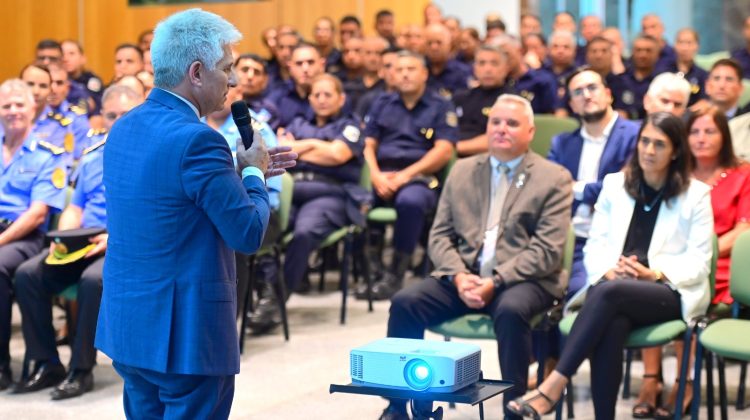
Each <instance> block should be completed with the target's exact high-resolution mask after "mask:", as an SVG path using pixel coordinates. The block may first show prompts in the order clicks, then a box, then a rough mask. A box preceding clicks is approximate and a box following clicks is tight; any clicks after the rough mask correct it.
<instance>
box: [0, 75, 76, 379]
mask: <svg viewBox="0 0 750 420" xmlns="http://www.w3.org/2000/svg"><path fill="white" fill-rule="evenodd" d="M34 110H35V101H34V98H33V96H32V93H31V89H30V88H29V87H28V86H27V85H26V83H24V82H23V81H21V80H18V79H13V80H8V81H5V82H4V83H3V84H2V85H0V122H1V123H2V125H3V129H4V136H3V161H2V174H0V390H3V389H6V388H8V387H9V386H10V384H11V383H12V375H11V371H10V352H9V347H10V321H11V303H12V285H11V279H12V278H13V275H14V273H15V271H16V268H18V266H19V265H21V263H23V262H24V261H25V260H27V259H28V258H31V257H32V256H34V255H36V254H37V253H39V251H40V250H41V248H42V245H43V241H44V232H45V231H46V230H47V222H48V221H49V216H50V214H52V213H56V212H58V211H60V210H62V208H63V206H64V205H65V186H66V185H67V179H68V177H67V173H66V170H65V164H64V163H63V161H62V159H61V157H62V154H63V150H62V149H61V148H59V147H56V146H53V145H51V144H49V143H47V142H45V141H41V140H39V139H37V138H36V137H34V136H33V134H32V120H33V118H34Z"/></svg>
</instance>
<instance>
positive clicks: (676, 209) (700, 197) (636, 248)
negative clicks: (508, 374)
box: [509, 113, 713, 419]
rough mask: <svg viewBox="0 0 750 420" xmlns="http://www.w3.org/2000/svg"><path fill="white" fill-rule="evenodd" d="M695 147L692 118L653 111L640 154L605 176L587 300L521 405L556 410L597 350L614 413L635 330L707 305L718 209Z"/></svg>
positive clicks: (597, 377)
mask: <svg viewBox="0 0 750 420" xmlns="http://www.w3.org/2000/svg"><path fill="white" fill-rule="evenodd" d="M689 153H690V151H689V149H688V145H687V141H686V134H685V127H684V125H683V123H682V121H681V120H680V119H679V118H677V117H674V116H672V115H671V114H667V113H656V114H652V115H649V116H648V117H647V118H646V120H645V121H644V123H643V126H642V127H641V131H640V133H639V135H638V144H637V152H636V154H635V155H634V157H633V158H632V159H631V162H630V163H629V164H628V165H627V167H626V168H625V169H624V170H623V172H618V173H615V174H610V175H608V176H606V177H605V178H604V182H603V188H602V191H601V193H600V195H599V199H598V200H597V203H596V206H595V208H594V209H595V210H594V217H593V220H592V223H591V230H590V232H589V239H588V241H587V242H586V246H585V248H584V264H585V266H586V272H587V273H588V285H587V288H588V291H587V297H586V303H585V304H584V305H583V308H582V309H581V311H580V313H579V315H578V317H577V319H576V321H575V323H574V324H573V327H572V329H571V332H570V335H569V337H568V340H567V343H566V345H565V348H564V349H563V352H562V355H561V356H560V361H559V362H558V364H557V367H556V369H555V371H554V372H552V374H550V376H549V377H548V378H547V379H546V380H545V381H544V382H542V384H540V385H539V387H538V388H537V390H535V391H532V392H530V393H528V394H527V395H525V396H524V397H522V398H519V399H517V400H515V401H513V402H511V403H510V404H509V408H510V409H511V410H514V411H515V412H516V413H517V414H519V415H523V416H525V417H533V418H539V415H540V413H547V412H549V411H551V410H552V408H553V407H554V406H555V405H556V404H557V402H558V400H559V399H560V395H561V394H562V391H563V389H564V388H565V385H566V384H567V383H568V380H569V378H570V377H571V376H572V375H573V374H575V372H576V370H577V369H578V367H579V366H580V364H581V363H582V362H583V361H584V360H585V359H586V358H589V359H590V362H591V393H592V399H593V402H594V413H595V416H596V418H597V419H613V418H614V416H615V405H616V402H617V391H618V388H619V386H620V381H621V380H622V354H623V352H622V349H623V347H624V345H625V341H626V339H627V337H628V334H629V333H630V331H631V330H632V329H634V328H638V327H643V326H647V325H652V324H657V323H661V322H666V321H670V320H674V319H680V318H682V319H684V320H686V321H687V320H689V319H691V318H692V317H695V316H697V315H700V314H703V313H704V312H705V311H706V308H707V307H708V303H709V296H710V291H709V283H708V275H709V270H710V263H711V253H712V246H711V235H712V233H713V214H712V211H711V200H710V195H709V194H710V189H709V187H708V186H707V185H705V184H703V183H701V182H699V181H695V180H691V176H690V163H689V162H690V158H689Z"/></svg>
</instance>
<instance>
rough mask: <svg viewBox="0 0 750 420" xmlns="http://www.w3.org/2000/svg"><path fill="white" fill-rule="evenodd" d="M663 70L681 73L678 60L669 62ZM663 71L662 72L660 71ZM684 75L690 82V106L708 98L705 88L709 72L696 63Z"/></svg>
mask: <svg viewBox="0 0 750 420" xmlns="http://www.w3.org/2000/svg"><path fill="white" fill-rule="evenodd" d="M663 71H668V72H671V73H681V72H680V71H679V70H678V69H677V62H672V63H669V64H668V65H667V66H666V67H664V69H663ZM660 73H661V72H660ZM682 77H684V78H685V80H687V81H688V83H690V100H688V106H690V105H693V104H694V103H696V102H698V101H699V100H701V99H706V98H708V96H706V92H705V91H704V90H703V88H704V86H705V85H706V79H708V72H707V71H705V70H703V69H702V68H700V67H698V66H697V65H696V64H695V63H693V65H692V66H691V67H690V70H688V72H687V73H684V74H683V75H682Z"/></svg>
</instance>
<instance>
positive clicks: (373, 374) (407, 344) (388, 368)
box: [349, 338, 481, 392]
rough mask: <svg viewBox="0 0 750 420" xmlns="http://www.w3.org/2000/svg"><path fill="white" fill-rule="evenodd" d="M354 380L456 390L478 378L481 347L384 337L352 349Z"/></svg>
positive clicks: (427, 389)
mask: <svg viewBox="0 0 750 420" xmlns="http://www.w3.org/2000/svg"><path fill="white" fill-rule="evenodd" d="M349 359H350V364H351V375H352V383H356V384H360V385H366V386H375V387H381V388H394V389H403V390H410V391H425V392H453V391H456V390H459V389H461V388H464V387H466V386H469V385H471V384H473V383H474V382H476V381H478V380H479V372H480V370H481V368H480V364H481V350H480V348H479V346H475V345H473V344H463V343H452V342H449V341H447V342H446V341H427V340H413V339H408V338H383V339H380V340H376V341H373V342H372V343H369V344H366V345H364V346H361V347H357V348H355V349H352V351H351V353H350V357H349Z"/></svg>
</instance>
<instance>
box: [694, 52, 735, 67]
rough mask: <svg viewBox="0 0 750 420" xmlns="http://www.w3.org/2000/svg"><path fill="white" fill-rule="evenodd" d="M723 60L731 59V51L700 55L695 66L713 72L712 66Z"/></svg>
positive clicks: (696, 58) (697, 56)
mask: <svg viewBox="0 0 750 420" xmlns="http://www.w3.org/2000/svg"><path fill="white" fill-rule="evenodd" d="M722 58H729V51H717V52H713V53H710V54H698V55H696V56H695V59H694V61H695V64H696V65H698V67H700V68H702V69H703V70H706V71H709V70H711V66H713V65H714V63H715V62H717V61H719V60H720V59H722Z"/></svg>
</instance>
